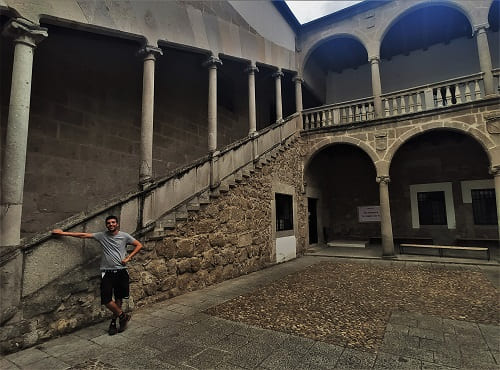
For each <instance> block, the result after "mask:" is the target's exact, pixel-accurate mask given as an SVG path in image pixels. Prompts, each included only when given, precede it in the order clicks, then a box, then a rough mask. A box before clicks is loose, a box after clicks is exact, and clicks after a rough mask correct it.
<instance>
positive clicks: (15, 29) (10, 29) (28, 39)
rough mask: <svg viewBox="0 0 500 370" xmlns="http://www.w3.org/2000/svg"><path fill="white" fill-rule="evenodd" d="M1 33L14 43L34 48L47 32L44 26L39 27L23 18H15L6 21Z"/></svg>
mask: <svg viewBox="0 0 500 370" xmlns="http://www.w3.org/2000/svg"><path fill="white" fill-rule="evenodd" d="M2 35H3V36H5V37H9V38H12V39H13V40H14V42H16V43H22V44H25V45H28V46H30V47H32V48H34V47H36V45H37V44H38V43H40V42H42V41H43V40H44V39H45V38H46V37H47V36H48V33H47V28H45V27H40V26H39V25H36V24H34V23H32V22H29V21H28V20H26V19H23V18H15V19H11V20H10V21H9V23H7V25H6V26H5V28H4V30H3V32H2Z"/></svg>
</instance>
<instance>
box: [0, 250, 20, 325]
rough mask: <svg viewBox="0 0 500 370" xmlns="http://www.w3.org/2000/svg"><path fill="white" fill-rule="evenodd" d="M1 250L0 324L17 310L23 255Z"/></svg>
mask: <svg viewBox="0 0 500 370" xmlns="http://www.w3.org/2000/svg"><path fill="white" fill-rule="evenodd" d="M0 252H2V253H1V254H2V256H1V257H2V260H3V261H2V263H1V265H0V281H1V284H0V297H1V299H0V325H3V324H4V323H5V322H7V321H8V320H10V319H11V318H12V317H13V316H14V315H15V314H16V312H17V308H18V305H19V302H20V298H21V289H22V275H23V271H22V269H23V255H22V253H20V252H18V251H16V252H13V253H9V254H7V253H6V251H0Z"/></svg>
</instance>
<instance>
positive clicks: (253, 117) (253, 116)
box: [245, 63, 259, 135]
mask: <svg viewBox="0 0 500 370" xmlns="http://www.w3.org/2000/svg"><path fill="white" fill-rule="evenodd" d="M245 72H247V73H248V134H249V135H254V134H255V133H256V132H257V111H256V109H257V108H256V105H255V72H259V69H258V68H257V67H256V66H255V64H254V63H252V64H250V65H249V66H248V67H247V68H246V69H245Z"/></svg>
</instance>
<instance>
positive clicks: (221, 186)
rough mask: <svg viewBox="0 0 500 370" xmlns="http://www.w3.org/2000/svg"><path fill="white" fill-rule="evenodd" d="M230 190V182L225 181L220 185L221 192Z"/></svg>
mask: <svg viewBox="0 0 500 370" xmlns="http://www.w3.org/2000/svg"><path fill="white" fill-rule="evenodd" d="M228 191H229V184H227V183H225V182H223V183H221V184H220V185H219V192H220V193H227V192H228Z"/></svg>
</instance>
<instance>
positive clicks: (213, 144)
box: [203, 55, 222, 153]
mask: <svg viewBox="0 0 500 370" xmlns="http://www.w3.org/2000/svg"><path fill="white" fill-rule="evenodd" d="M218 65H219V66H221V65H222V61H221V60H220V59H219V58H217V57H215V56H213V55H211V56H210V57H209V58H208V60H207V61H206V62H204V63H203V66H205V67H207V68H208V151H209V153H214V152H215V151H216V150H217V66H218Z"/></svg>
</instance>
